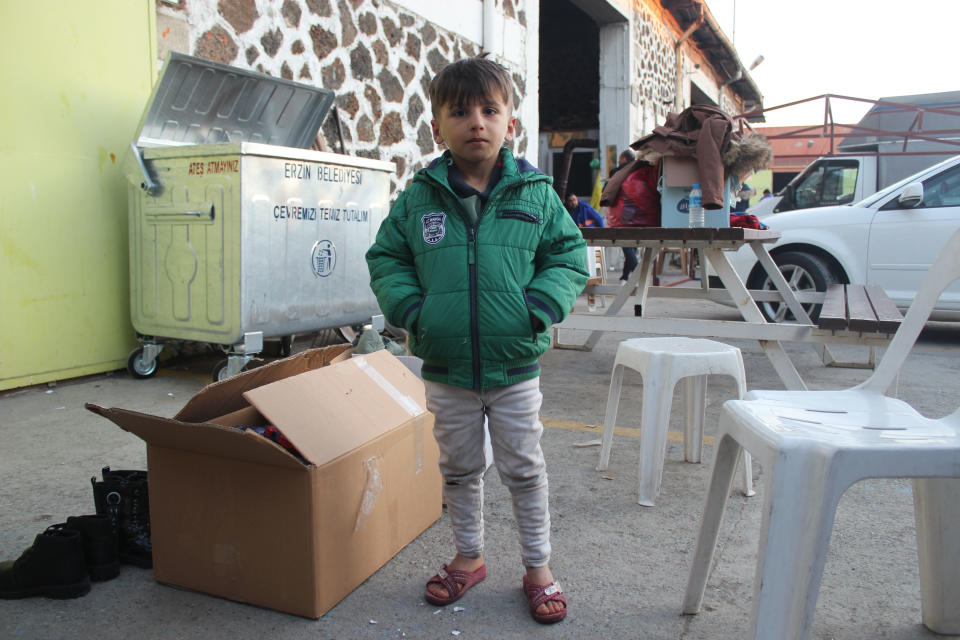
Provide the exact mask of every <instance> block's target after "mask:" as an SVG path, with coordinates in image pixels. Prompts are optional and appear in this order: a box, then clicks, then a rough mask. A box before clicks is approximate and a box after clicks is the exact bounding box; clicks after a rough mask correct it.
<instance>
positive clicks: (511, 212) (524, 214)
mask: <svg viewBox="0 0 960 640" xmlns="http://www.w3.org/2000/svg"><path fill="white" fill-rule="evenodd" d="M497 217H498V218H507V219H511V220H521V221H523V222H530V223H532V224H535V225H540V224H543V215H542V214H541V212H539V211H535V210H533V208H532V207H518V206H510V207H505V208H503V209H501V210H500V213H499V214H497Z"/></svg>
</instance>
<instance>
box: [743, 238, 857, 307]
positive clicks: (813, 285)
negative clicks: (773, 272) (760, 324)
mask: <svg viewBox="0 0 960 640" xmlns="http://www.w3.org/2000/svg"><path fill="white" fill-rule="evenodd" d="M773 260H774V262H776V263H777V266H778V267H780V273H782V274H783V277H784V278H785V279H786V281H787V283H788V284H789V285H790V288H791V289H793V290H794V291H826V290H827V286H829V285H831V284H834V283H835V282H837V281H838V280H837V277H836V276H835V275H834V273H833V272H832V271H831V270H830V267H829V266H827V264H826V262H824V261H823V259H821V258H819V257H817V256H815V255H812V254H809V253H803V252H801V251H786V252H784V253H780V254H777V255H776V256H774V258H773ZM750 288H751V289H767V290H771V291H773V290H776V287H775V286H774V284H773V281H772V280H770V277H769V276H768V275H767V274H766V273H765V272H763V270H760V271H759V272H758V273H756V274H755V277H754V278H753V283H752V284H751V285H750ZM759 306H760V311H761V312H763V315H764V317H765V318H766V319H767V320H769V321H770V322H784V321H794V320H796V318H795V317H794V316H793V313H791V311H790V309H788V308H787V305H785V304H783V303H780V302H761V303H760V305H759ZM820 307H821V305H819V304H805V305H803V309H804V310H805V311H806V312H807V315H808V316H810V320H812V321H813V322H816V321H817V318H819V317H820Z"/></svg>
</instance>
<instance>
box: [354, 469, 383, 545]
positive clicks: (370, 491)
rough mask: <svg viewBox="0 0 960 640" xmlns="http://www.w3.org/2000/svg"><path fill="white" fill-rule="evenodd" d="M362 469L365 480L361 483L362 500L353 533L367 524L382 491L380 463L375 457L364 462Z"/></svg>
mask: <svg viewBox="0 0 960 640" xmlns="http://www.w3.org/2000/svg"><path fill="white" fill-rule="evenodd" d="M363 469H364V471H365V473H366V476H367V479H366V481H365V482H364V483H363V499H361V500H360V512H359V513H357V521H356V523H355V524H354V525H353V530H354V531H361V530H362V529H363V527H364V526H365V525H366V524H367V518H369V517H370V514H371V513H372V512H373V507H374V505H376V504H377V498H378V497H379V496H380V491H381V490H383V482H382V481H381V480H380V461H379V459H378V458H377V456H373V457H372V458H367V459H366V460H364V461H363Z"/></svg>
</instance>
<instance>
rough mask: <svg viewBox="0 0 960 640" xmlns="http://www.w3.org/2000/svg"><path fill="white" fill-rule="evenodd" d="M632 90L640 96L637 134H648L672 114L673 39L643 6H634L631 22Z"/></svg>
mask: <svg viewBox="0 0 960 640" xmlns="http://www.w3.org/2000/svg"><path fill="white" fill-rule="evenodd" d="M631 24H632V27H633V33H632V42H631V44H632V47H633V51H632V55H631V58H632V60H631V63H632V71H633V73H632V75H631V82H632V83H633V86H632V90H633V92H635V94H636V95H639V97H640V104H639V105H637V108H638V109H640V111H641V113H640V121H641V126H640V128H641V133H642V134H646V133H649V132H650V130H652V129H653V127H655V126H657V125H659V124H661V123H663V121H664V118H665V117H666V115H667V113H668V112H669V111H673V104H674V94H675V92H676V85H675V82H674V80H675V75H676V67H677V54H676V50H675V49H674V44H673V43H674V38H675V36H674V35H673V34H672V32H671V31H670V29H669V27H667V26H666V25H664V24H663V22H661V20H660V19H659V18H658V17H657V16H655V15H653V14H652V13H651V12H650V10H649V8H648V7H647V6H646V4H645V3H636V4H635V5H634V12H633V20H632V23H631Z"/></svg>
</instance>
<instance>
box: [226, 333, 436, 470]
mask: <svg viewBox="0 0 960 640" xmlns="http://www.w3.org/2000/svg"><path fill="white" fill-rule="evenodd" d="M243 395H244V397H245V398H246V399H247V400H248V401H249V402H250V404H252V405H253V406H254V407H256V408H257V410H259V411H260V413H262V414H263V415H264V416H266V418H267V419H268V420H269V421H270V423H271V424H273V425H274V426H276V427H277V428H278V429H279V430H280V432H281V433H283V435H285V436H286V437H287V438H288V439H289V440H290V441H291V442H293V444H294V446H296V447H297V449H298V450H299V451H300V453H301V454H303V456H304V457H305V458H306V459H307V460H309V461H310V462H312V463H313V464H315V465H317V466H321V465H323V464H326V463H327V462H330V461H331V460H334V459H336V458H338V457H340V456H341V455H343V454H345V453H348V452H350V451H352V450H354V449H356V448H357V447H359V446H361V445H363V444H364V443H366V442H369V441H370V440H373V439H374V438H377V437H379V436H381V435H383V434H384V433H387V432H389V431H392V430H393V429H396V428H397V427H400V426H401V425H403V424H405V423H406V422H408V421H409V420H411V419H413V418H415V417H417V416H419V415H422V414H423V413H426V399H425V396H424V388H423V382H421V380H420V379H419V378H418V377H417V376H416V375H414V374H413V373H412V372H411V371H410V370H409V369H408V368H407V367H406V366H405V365H404V364H403V363H402V362H401V361H400V360H398V359H397V358H396V357H395V356H393V355H391V354H390V353H388V352H387V351H377V352H374V353H371V354H367V355H362V356H355V357H353V358H349V359H347V360H344V361H342V362H339V363H336V364H333V365H331V366H328V367H323V368H321V369H314V370H312V371H307V372H305V373H302V374H300V375H296V376H290V377H286V378H283V379H282V380H278V381H276V382H273V383H270V384H266V385H264V386H261V387H257V388H255V389H250V390H248V391H246V392H245V393H244V394H243Z"/></svg>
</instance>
